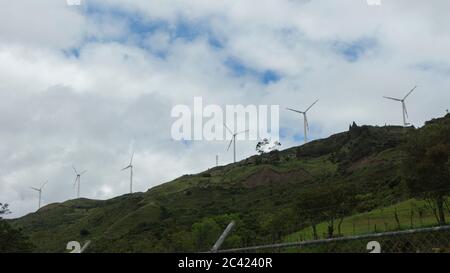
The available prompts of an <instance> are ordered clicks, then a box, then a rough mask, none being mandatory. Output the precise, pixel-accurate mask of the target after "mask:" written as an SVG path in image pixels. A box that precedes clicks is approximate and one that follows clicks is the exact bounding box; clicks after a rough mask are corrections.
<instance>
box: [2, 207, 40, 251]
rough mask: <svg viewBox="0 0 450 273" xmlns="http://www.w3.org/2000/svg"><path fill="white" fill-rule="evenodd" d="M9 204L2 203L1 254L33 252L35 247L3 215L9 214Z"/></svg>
mask: <svg viewBox="0 0 450 273" xmlns="http://www.w3.org/2000/svg"><path fill="white" fill-rule="evenodd" d="M8 213H9V209H8V204H2V203H0V253H17V252H31V251H32V250H33V245H32V244H31V243H30V242H29V241H28V238H27V237H26V236H25V235H23V234H22V231H21V230H17V229H14V228H13V227H11V225H10V224H9V223H8V222H7V221H6V220H4V219H2V218H1V216H2V215H5V214H8Z"/></svg>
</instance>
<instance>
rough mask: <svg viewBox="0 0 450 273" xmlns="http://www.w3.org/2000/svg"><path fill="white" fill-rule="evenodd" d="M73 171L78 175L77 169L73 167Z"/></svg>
mask: <svg viewBox="0 0 450 273" xmlns="http://www.w3.org/2000/svg"><path fill="white" fill-rule="evenodd" d="M72 169H73V171H74V172H75V174H78V172H77V169H75V167H74V166H72Z"/></svg>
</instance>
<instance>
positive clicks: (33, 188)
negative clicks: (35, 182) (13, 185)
mask: <svg viewBox="0 0 450 273" xmlns="http://www.w3.org/2000/svg"><path fill="white" fill-rule="evenodd" d="M30 189H32V190H35V191H39V189H37V188H35V187H30Z"/></svg>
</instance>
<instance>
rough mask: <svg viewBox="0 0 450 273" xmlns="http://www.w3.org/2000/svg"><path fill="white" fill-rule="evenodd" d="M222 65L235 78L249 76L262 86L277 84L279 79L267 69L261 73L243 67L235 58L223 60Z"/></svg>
mask: <svg viewBox="0 0 450 273" xmlns="http://www.w3.org/2000/svg"><path fill="white" fill-rule="evenodd" d="M224 65H225V66H226V67H227V68H228V69H229V70H230V72H231V73H232V75H233V76H235V77H243V76H251V77H254V78H256V79H257V80H258V81H259V82H261V83H262V84H266V85H267V84H271V83H275V82H278V81H279V80H280V79H281V76H280V75H279V74H278V73H277V72H275V71H273V70H270V69H267V70H263V71H262V72H261V71H259V70H257V69H254V68H252V67H249V66H247V65H245V64H244V63H243V62H241V61H240V60H239V59H237V58H231V57H230V58H228V59H227V60H225V62H224Z"/></svg>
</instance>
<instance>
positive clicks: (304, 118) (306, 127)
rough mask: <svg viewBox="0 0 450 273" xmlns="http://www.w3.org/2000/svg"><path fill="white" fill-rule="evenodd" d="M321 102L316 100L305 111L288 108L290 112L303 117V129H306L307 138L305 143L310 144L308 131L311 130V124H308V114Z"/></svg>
mask: <svg viewBox="0 0 450 273" xmlns="http://www.w3.org/2000/svg"><path fill="white" fill-rule="evenodd" d="M318 101H319V100H316V101H315V102H314V103H313V104H311V106H309V107H308V108H307V109H306V110H305V111H299V110H295V109H291V108H286V109H287V110H289V111H293V112H296V113H300V114H302V115H303V129H304V136H305V143H308V130H309V123H308V117H307V115H306V114H307V113H308V111H309V110H310V109H311V108H312V107H313V106H314V105H315V104H316V103H317V102H318Z"/></svg>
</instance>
